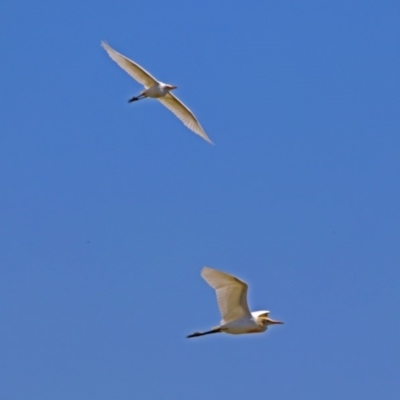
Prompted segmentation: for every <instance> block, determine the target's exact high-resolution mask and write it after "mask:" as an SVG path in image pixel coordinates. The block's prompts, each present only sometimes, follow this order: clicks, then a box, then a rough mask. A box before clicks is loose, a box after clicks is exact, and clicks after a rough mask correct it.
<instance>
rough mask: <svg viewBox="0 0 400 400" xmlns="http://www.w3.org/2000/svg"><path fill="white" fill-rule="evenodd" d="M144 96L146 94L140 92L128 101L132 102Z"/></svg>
mask: <svg viewBox="0 0 400 400" xmlns="http://www.w3.org/2000/svg"><path fill="white" fill-rule="evenodd" d="M145 97H146V95H145V94H143V93H141V94H140V95H139V96H133V97H132V98H131V99H129V100H128V103H132V101H136V100H140V99H144V98H145Z"/></svg>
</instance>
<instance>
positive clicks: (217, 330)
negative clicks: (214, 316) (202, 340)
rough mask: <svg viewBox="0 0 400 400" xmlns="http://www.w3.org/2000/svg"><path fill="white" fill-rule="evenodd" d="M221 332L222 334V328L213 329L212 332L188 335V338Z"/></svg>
mask: <svg viewBox="0 0 400 400" xmlns="http://www.w3.org/2000/svg"><path fill="white" fill-rule="evenodd" d="M219 332H222V330H221V329H220V328H216V329H212V330H211V331H207V332H195V333H192V334H191V335H188V336H186V337H187V338H188V339H189V338H192V337H197V336H204V335H210V334H211V333H219Z"/></svg>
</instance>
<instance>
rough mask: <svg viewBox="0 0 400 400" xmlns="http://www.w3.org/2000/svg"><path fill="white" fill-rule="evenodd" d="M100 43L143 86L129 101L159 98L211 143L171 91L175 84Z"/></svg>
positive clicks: (188, 125) (192, 116)
mask: <svg viewBox="0 0 400 400" xmlns="http://www.w3.org/2000/svg"><path fill="white" fill-rule="evenodd" d="M101 45H102V46H103V48H104V49H105V50H106V51H107V53H108V55H109V56H110V57H111V59H113V60H114V61H115V62H116V63H117V64H118V65H119V66H120V67H121V68H122V69H123V70H125V72H127V73H128V74H129V75H130V76H131V77H132V78H133V79H135V80H136V81H137V82H139V83H141V84H142V85H143V86H144V90H142V91H141V92H140V95H139V96H134V97H132V98H131V99H130V100H129V102H132V101H135V100H140V99H144V98H146V97H153V98H155V99H157V100H160V101H161V103H162V104H164V106H165V107H167V108H168V109H169V110H170V111H172V112H173V113H174V114H175V115H176V116H177V117H178V118H179V119H180V120H181V121H182V122H183V123H184V124H185V125H186V126H187V127H188V128H189V129H191V130H192V131H193V132H194V133H197V134H198V135H200V136H201V137H202V138H203V139H205V140H206V141H207V142H209V143H211V144H212V141H211V140H210V138H209V137H208V136H207V134H206V133H205V132H204V130H203V128H202V127H201V125H200V123H199V121H197V119H196V117H195V116H194V114H193V113H192V112H191V111H190V110H189V109H188V108H187V107H186V106H185V105H184V104H183V103H182V102H181V101H180V100H179V99H178V98H177V97H175V96H174V95H173V94H172V93H171V90H174V89H177V86H174V85H169V84H166V83H162V82H160V81H158V80H157V79H155V78H154V77H153V76H151V75H150V74H149V73H148V72H147V71H146V70H145V69H144V68H142V67H141V66H140V65H138V64H136V63H135V62H133V61H132V60H130V59H129V58H126V57H125V56H123V55H122V54H120V53H118V52H117V51H115V50H114V49H113V48H111V47H110V46H109V45H108V44H107V43H105V42H102V43H101Z"/></svg>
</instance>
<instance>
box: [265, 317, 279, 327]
mask: <svg viewBox="0 0 400 400" xmlns="http://www.w3.org/2000/svg"><path fill="white" fill-rule="evenodd" d="M267 321H268V323H269V324H270V325H278V324H283V322H282V321H277V320H275V319H271V318H267Z"/></svg>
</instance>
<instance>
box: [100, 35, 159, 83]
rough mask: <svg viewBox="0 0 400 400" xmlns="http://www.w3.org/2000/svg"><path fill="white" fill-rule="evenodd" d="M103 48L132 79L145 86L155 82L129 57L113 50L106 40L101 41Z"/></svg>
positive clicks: (155, 81)
mask: <svg viewBox="0 0 400 400" xmlns="http://www.w3.org/2000/svg"><path fill="white" fill-rule="evenodd" d="M101 45H102V46H103V48H104V50H105V51H106V52H107V53H108V55H109V56H110V57H111V59H112V60H114V61H115V62H116V63H117V64H118V65H119V66H120V67H121V68H122V69H123V70H125V71H126V72H127V73H128V74H129V75H130V76H131V77H132V78H133V79H135V80H136V81H138V82H139V83H141V84H142V85H143V86H145V87H146V88H149V87H150V86H152V85H154V84H155V83H157V80H156V79H155V78H154V77H152V76H151V75H150V74H149V73H148V72H147V71H146V70H145V69H144V68H142V67H141V66H140V65H138V64H136V63H135V62H133V61H132V60H130V59H129V58H127V57H125V56H123V55H122V54H120V53H118V52H117V51H115V50H114V49H113V48H112V47H110V46H109V45H108V44H107V43H106V42H101Z"/></svg>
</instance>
